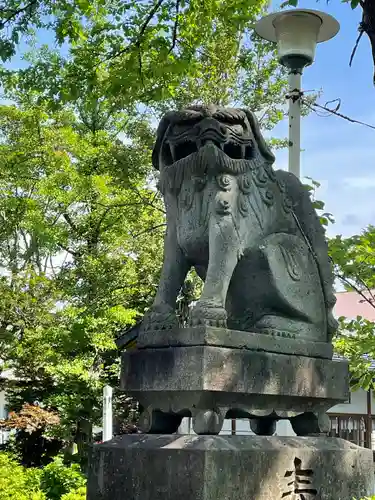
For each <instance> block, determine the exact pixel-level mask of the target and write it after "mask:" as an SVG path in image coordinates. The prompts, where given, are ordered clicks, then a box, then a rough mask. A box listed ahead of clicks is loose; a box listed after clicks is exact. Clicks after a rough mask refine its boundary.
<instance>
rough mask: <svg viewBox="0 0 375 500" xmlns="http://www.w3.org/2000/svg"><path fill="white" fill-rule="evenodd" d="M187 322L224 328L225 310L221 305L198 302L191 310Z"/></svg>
mask: <svg viewBox="0 0 375 500" xmlns="http://www.w3.org/2000/svg"><path fill="white" fill-rule="evenodd" d="M189 323H190V325H191V326H200V325H206V326H216V327H218V328H226V327H227V312H226V310H225V309H224V308H223V307H217V306H211V305H209V304H199V302H198V303H197V305H196V306H195V307H194V308H193V309H192V311H191V314H190V319H189Z"/></svg>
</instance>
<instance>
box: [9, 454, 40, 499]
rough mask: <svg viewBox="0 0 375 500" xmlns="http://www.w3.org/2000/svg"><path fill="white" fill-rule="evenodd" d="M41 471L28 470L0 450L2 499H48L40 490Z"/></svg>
mask: <svg viewBox="0 0 375 500" xmlns="http://www.w3.org/2000/svg"><path fill="white" fill-rule="evenodd" d="M39 485H40V471H38V470H36V469H34V470H28V469H25V468H24V467H23V466H22V465H20V464H19V463H18V462H17V461H16V460H15V459H14V458H12V457H11V456H10V455H9V454H8V453H5V452H0V500H47V497H46V495H45V494H44V493H43V492H42V491H41V490H40V488H39Z"/></svg>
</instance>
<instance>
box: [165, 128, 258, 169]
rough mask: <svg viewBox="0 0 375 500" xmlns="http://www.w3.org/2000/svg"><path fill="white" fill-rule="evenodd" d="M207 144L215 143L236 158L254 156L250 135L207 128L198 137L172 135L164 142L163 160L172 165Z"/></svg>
mask: <svg viewBox="0 0 375 500" xmlns="http://www.w3.org/2000/svg"><path fill="white" fill-rule="evenodd" d="M207 144H214V145H215V146H216V147H217V148H218V149H220V150H221V151H223V152H224V153H225V154H226V155H227V156H229V157H230V158H232V159H234V160H240V159H247V160H250V159H252V158H253V140H252V138H250V137H243V136H240V135H237V134H235V133H234V132H233V131H232V130H230V129H227V130H226V133H225V134H224V133H222V132H221V131H220V132H219V131H218V130H216V129H210V128H207V129H205V130H204V131H203V132H202V133H200V134H199V135H198V134H197V135H196V137H193V136H192V134H191V132H190V134H186V133H182V134H180V135H171V136H169V137H168V138H167V140H166V141H165V142H164V144H163V160H164V164H165V165H172V164H173V163H175V162H176V161H178V160H181V159H182V158H186V157H188V156H190V155H192V154H193V153H197V152H198V151H199V149H201V148H202V147H204V146H206V145H207Z"/></svg>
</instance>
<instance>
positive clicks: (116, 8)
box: [0, 0, 287, 465]
mask: <svg viewBox="0 0 375 500" xmlns="http://www.w3.org/2000/svg"><path fill="white" fill-rule="evenodd" d="M266 4H267V2H266V0H264V1H263V0H262V1H258V2H255V1H251V0H240V1H239V0H236V1H235V0H225V1H221V0H220V1H218V0H207V1H205V2H201V1H199V0H190V1H189V2H188V1H184V0H181V1H180V2H176V1H172V0H164V1H161V0H159V1H154V0H144V1H139V0H137V1H135V0H130V1H128V2H123V1H119V0H94V1H91V2H86V1H82V0H73V1H71V2H55V1H52V0H51V1H49V0H44V1H39V0H35V1H31V2H30V3H26V2H25V3H22V2H18V1H17V2H16V1H13V2H12V1H11V2H7V3H6V6H4V9H3V10H1V8H0V12H1V16H3V30H2V35H3V39H2V40H3V42H0V52H1V54H2V57H3V59H4V60H5V59H9V58H10V57H11V56H12V54H13V53H14V50H16V48H17V46H18V37H20V36H23V37H24V36H27V37H28V38H29V40H30V41H31V42H32V43H31V46H32V44H34V47H33V48H32V50H31V52H28V53H22V54H19V55H22V57H24V61H25V63H26V67H24V68H23V69H12V70H10V69H6V67H5V66H4V67H3V68H2V69H1V71H0V79H1V83H2V86H3V89H4V92H5V97H6V98H7V99H8V100H10V101H11V104H7V105H2V106H0V135H1V142H0V152H1V157H2V162H1V165H0V221H1V227H2V231H1V234H0V267H1V268H2V270H3V271H4V272H3V273H2V276H1V277H0V293H1V296H2V301H1V304H0V334H1V335H0V346H1V352H2V361H3V363H4V367H5V368H9V369H11V370H13V373H14V375H15V376H16V381H15V382H12V383H10V382H9V383H7V387H6V388H7V396H8V401H9V407H10V409H12V410H14V411H16V412H18V413H17V414H18V415H19V414H20V413H19V412H20V411H21V408H22V406H23V405H24V403H25V402H26V403H29V404H30V405H35V403H36V402H39V403H41V404H42V405H43V409H44V410H45V411H47V412H54V413H57V414H58V416H59V424H56V425H53V426H49V427H44V428H43V430H42V428H39V429H38V432H37V433H33V434H32V435H31V436H30V437H33V439H34V438H35V437H38V443H41V442H42V441H41V439H43V440H45V441H43V442H44V445H46V443H47V440H48V442H49V443H54V445H56V447H57V450H56V451H55V452H57V451H58V450H59V449H60V448H61V447H62V446H64V448H65V449H67V448H68V447H69V446H70V445H71V444H72V443H76V444H77V445H78V452H79V456H80V458H83V459H84V458H85V455H86V450H87V446H88V444H89V443H90V442H91V441H92V429H93V426H95V425H99V424H100V419H101V394H102V388H103V385H105V384H109V385H112V386H116V385H117V383H118V373H119V360H118V354H117V352H116V346H115V342H114V340H115V338H116V335H117V333H118V332H119V331H120V330H121V329H123V328H126V327H129V326H131V325H132V324H134V323H135V322H136V321H137V320H138V319H139V318H140V317H141V316H142V314H143V312H144V311H145V309H146V308H147V307H148V306H149V305H150V301H151V300H152V297H153V296H154V293H155V287H156V284H157V282H158V274H159V265H160V263H161V260H160V256H161V254H162V245H163V241H162V236H163V232H164V228H165V220H164V209H163V205H162V202H161V200H160V198H159V195H158V193H157V191H156V189H155V185H156V183H157V176H156V175H155V173H154V172H153V171H152V168H151V161H150V157H151V149H152V144H153V134H154V127H155V124H156V120H157V119H158V118H159V117H160V114H161V113H162V112H164V111H165V110H166V109H167V108H170V107H175V106H177V107H180V106H184V105H186V104H191V103H196V102H203V103H204V102H215V103H220V104H236V105H248V106H251V107H252V108H253V110H254V111H257V112H258V114H259V116H260V119H261V123H262V126H263V127H264V128H265V129H271V128H272V127H273V126H274V125H275V124H276V123H277V122H278V121H279V120H280V119H281V118H282V117H283V114H284V96H285V94H286V91H287V81H286V79H285V75H284V73H283V70H282V69H280V67H279V65H278V64H277V60H276V58H275V53H274V47H273V46H271V45H269V44H265V43H264V42H263V41H261V40H259V39H258V38H257V37H255V36H254V35H253V31H252V24H253V23H254V21H255V20H256V19H257V17H258V16H259V15H261V14H262V12H263V10H264V8H265V6H266ZM0 5H1V4H0ZM33 30H35V33H33ZM41 30H43V31H41ZM40 33H44V34H47V35H48V36H47V40H48V37H49V36H50V35H51V34H52V35H53V36H54V38H55V41H56V43H57V48H55V47H54V45H53V44H52V43H50V44H49V45H48V44H47V45H44V46H42V47H40V46H38V44H37V41H36V38H37V35H38V34H40ZM6 34H7V35H9V36H7V38H5V36H6ZM192 279H193V283H194V286H196V284H197V279H196V277H195V278H192ZM189 293H190V292H189ZM190 295H191V294H190ZM190 295H189V297H190ZM185 299H186V297H185ZM185 302H186V300H185ZM185 302H184V296H183V294H182V297H181V300H180V303H179V307H180V310H179V313H180V315H181V317H183V315H184V314H185V313H186V310H185V309H186V307H185V305H186V304H185ZM184 304H185V305H184ZM116 398H117V399H116V400H115V402H114V403H115V408H116V409H118V410H119V411H118V414H119V415H121V418H124V419H125V420H126V424H125V426H124V427H125V430H124V429H123V431H128V430H129V426H128V427H127V424H129V425H130V426H134V425H135V422H134V420H135V418H134V412H133V409H132V406H131V402H129V401H126V397H125V396H117V394H116ZM122 404H125V407H124V408H123V409H122V410H121V412H120V408H121V407H122ZM126 405H128V406H126ZM132 428H133V427H132ZM38 433H39V434H38ZM18 436H20V437H21V439H22V440H23V441H25V435H24V434H21V433H19V434H18ZM52 438H53V439H52ZM34 448H35V446H34ZM38 449H39V447H38ZM31 455H33V453H31V451H30V447H29V446H25V447H24V448H23V461H24V463H27V465H33V464H36V463H38V464H40V465H43V464H45V463H47V462H48V461H49V460H50V456H49V455H48V457H45V456H43V457H42V456H38V457H36V456H33V457H32V459H31V458H30V456H31ZM30 460H31V461H30Z"/></svg>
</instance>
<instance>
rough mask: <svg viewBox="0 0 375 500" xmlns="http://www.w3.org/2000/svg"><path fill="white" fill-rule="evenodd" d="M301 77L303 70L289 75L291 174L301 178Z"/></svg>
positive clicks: (293, 71)
mask: <svg viewBox="0 0 375 500" xmlns="http://www.w3.org/2000/svg"><path fill="white" fill-rule="evenodd" d="M301 76H302V70H292V71H291V72H290V73H289V94H288V95H289V172H292V174H294V175H295V176H296V177H298V178H299V177H300V176H301V168H300V163H301Z"/></svg>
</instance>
